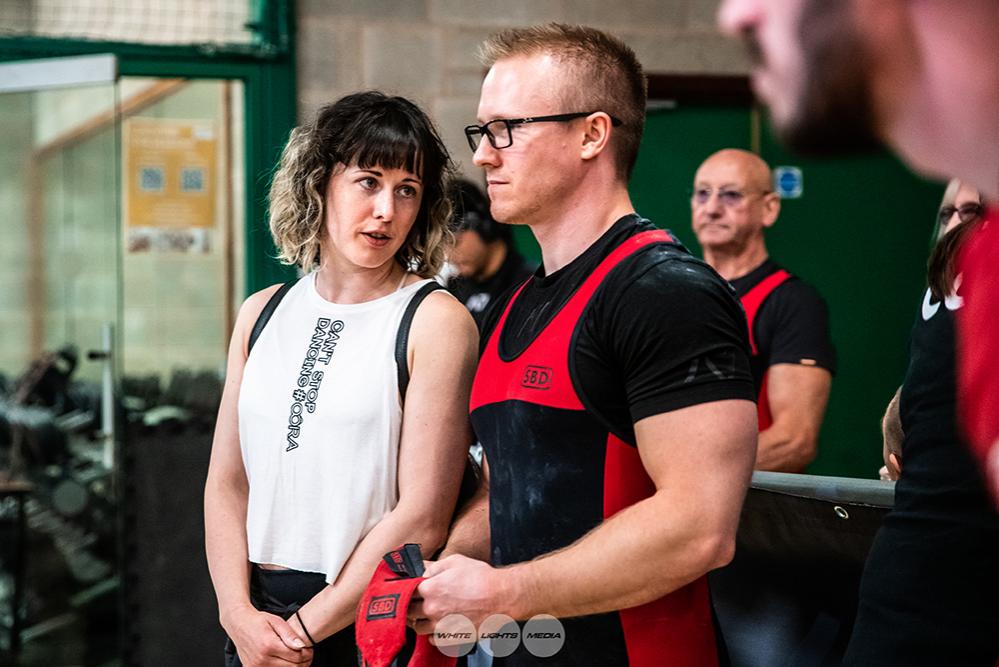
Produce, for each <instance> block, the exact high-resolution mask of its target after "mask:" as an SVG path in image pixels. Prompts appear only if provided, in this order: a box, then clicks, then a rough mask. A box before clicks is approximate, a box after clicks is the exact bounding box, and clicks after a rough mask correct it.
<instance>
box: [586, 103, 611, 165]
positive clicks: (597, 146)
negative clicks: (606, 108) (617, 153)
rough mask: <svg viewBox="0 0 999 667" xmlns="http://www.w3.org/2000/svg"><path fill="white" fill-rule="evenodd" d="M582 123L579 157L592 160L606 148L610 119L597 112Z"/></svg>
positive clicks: (601, 112)
mask: <svg viewBox="0 0 999 667" xmlns="http://www.w3.org/2000/svg"><path fill="white" fill-rule="evenodd" d="M583 123H584V126H583V142H582V145H581V146H580V154H579V156H580V157H581V158H582V159H584V160H592V159H593V158H595V157H596V156H598V155H600V153H602V152H603V151H604V150H605V149H606V148H607V143H608V142H609V141H610V135H611V119H610V116H608V115H607V114H606V113H604V112H603V111H597V112H594V113H592V114H590V115H589V116H587V117H586V118H584V119H583Z"/></svg>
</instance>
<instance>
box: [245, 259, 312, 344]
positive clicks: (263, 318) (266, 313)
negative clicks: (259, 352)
mask: <svg viewBox="0 0 999 667" xmlns="http://www.w3.org/2000/svg"><path fill="white" fill-rule="evenodd" d="M298 281H299V279H298V278H296V279H295V280H291V281H289V282H286V283H285V284H284V285H281V287H280V288H278V291H276V292H274V294H272V295H271V298H270V299H268V300H267V303H266V304H265V305H264V309H263V310H261V311H260V315H258V316H257V321H256V323H255V324H254V325H253V329H252V330H251V331H250V340H249V341H247V343H246V356H250V350H252V349H253V344H254V343H256V342H257V339H258V338H260V334H261V333H263V331H264V327H265V326H267V322H268V321H270V319H271V315H273V314H274V311H275V310H276V309H277V307H278V304H279V303H281V299H283V298H284V295H285V294H287V293H288V290H290V289H291V288H292V287H293V286H294V284H295V283H297V282H298Z"/></svg>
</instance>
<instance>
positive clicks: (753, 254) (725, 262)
mask: <svg viewBox="0 0 999 667" xmlns="http://www.w3.org/2000/svg"><path fill="white" fill-rule="evenodd" d="M766 260H767V248H766V246H765V245H763V244H762V243H759V244H753V245H751V246H750V247H748V248H745V249H743V250H742V251H740V252H730V251H727V250H726V249H724V248H714V249H712V248H705V249H704V261H705V262H707V263H708V265H709V266H711V268H713V269H714V270H715V271H717V272H718V275H720V276H721V277H722V278H724V279H725V280H735V279H736V278H741V277H743V276H744V275H746V274H747V273H749V272H750V271H752V270H753V269H755V268H756V267H758V266H759V265H760V264H762V263H763V262H765V261H766Z"/></svg>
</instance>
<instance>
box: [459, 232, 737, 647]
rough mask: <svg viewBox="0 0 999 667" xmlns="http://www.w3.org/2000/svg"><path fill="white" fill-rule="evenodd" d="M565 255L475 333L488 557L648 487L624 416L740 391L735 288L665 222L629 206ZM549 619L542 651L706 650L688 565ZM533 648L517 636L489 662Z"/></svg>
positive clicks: (705, 609)
mask: <svg viewBox="0 0 999 667" xmlns="http://www.w3.org/2000/svg"><path fill="white" fill-rule="evenodd" d="M566 269H568V274H567V275H562V276H558V277H556V276H557V274H553V275H552V276H548V277H547V278H548V279H556V281H562V280H563V279H566V280H565V281H564V282H563V283H561V284H558V285H553V284H542V285H539V284H537V283H539V282H543V281H545V280H546V279H545V278H540V277H535V278H532V279H530V280H529V281H528V282H527V283H525V284H524V285H522V286H521V287H520V289H518V290H517V291H516V293H515V294H514V295H513V296H512V297H511V298H510V299H509V300H508V301H507V302H506V303H505V304H502V302H501V308H502V309H501V310H497V311H496V312H495V313H493V317H494V318H495V317H497V316H498V320H495V326H494V327H492V328H489V326H488V324H487V328H486V330H485V331H484V332H483V341H484V348H483V351H482V356H481V359H480V362H479V367H478V371H477V373H476V377H475V382H474V385H473V388H472V396H471V406H470V407H471V412H472V423H473V425H474V427H475V431H476V435H477V437H478V439H479V440H480V442H482V444H483V446H484V448H485V451H486V457H487V459H488V462H489V471H490V528H491V536H492V561H493V563H494V564H495V565H504V564H512V563H518V562H522V561H526V560H530V559H532V558H535V557H537V556H539V555H542V554H546V553H549V552H551V551H554V550H556V549H559V548H562V547H565V546H568V545H570V544H572V543H573V542H574V541H576V540H577V539H579V538H580V537H582V536H583V535H585V534H586V533H587V532H588V531H590V530H591V529H593V528H594V527H596V526H597V525H598V524H600V523H601V522H602V521H603V520H604V519H605V518H607V517H610V516H612V515H613V514H615V513H616V512H618V511H620V510H621V509H623V508H625V507H628V506H629V505H632V504H634V503H636V502H638V501H640V500H642V499H644V498H646V497H648V496H650V495H652V493H653V492H654V490H655V489H654V485H653V483H652V481H651V480H650V479H649V477H648V475H647V474H646V473H645V470H644V468H643V467H642V464H641V460H640V458H639V455H638V449H637V447H636V446H635V439H634V432H633V428H632V425H633V423H634V422H635V421H638V420H639V419H641V418H643V417H644V416H650V415H652V414H657V413H660V412H665V411H668V410H670V409H676V408H677V407H683V406H686V405H692V404H696V403H700V402H706V401H710V400H722V399H724V398H749V399H751V398H752V383H751V376H750V373H749V369H748V359H747V357H746V354H745V346H746V342H745V334H744V325H743V323H742V316H741V313H740V312H739V307H738V304H737V301H736V299H735V295H734V293H732V292H731V290H730V288H728V286H727V285H725V284H724V282H723V281H721V279H720V278H718V277H717V275H715V274H714V273H713V272H712V271H710V269H708V268H707V267H706V266H705V265H703V264H702V263H701V262H699V261H697V260H695V259H693V258H691V257H690V255H689V254H688V253H687V252H686V250H685V249H683V247H682V246H681V245H679V243H678V242H676V240H675V239H674V238H673V237H672V236H670V235H669V234H668V233H667V232H664V231H661V230H656V229H655V228H654V227H653V226H652V225H651V224H650V223H648V222H647V221H641V220H639V219H637V218H635V217H633V216H629V217H627V218H624V219H622V220H620V221H618V223H616V224H615V225H614V227H612V228H611V230H610V231H609V232H608V233H607V234H605V236H604V237H603V238H602V239H601V240H600V241H598V242H597V243H596V244H594V246H593V247H591V249H590V250H587V251H586V253H584V255H583V256H581V257H580V258H577V261H574V262H573V263H572V264H570V266H569V267H566ZM564 270H565V269H563V271H564ZM559 273H561V272H559ZM553 287H554V288H555V289H553ZM546 290H549V291H548V292H546ZM650 295H656V296H657V298H650ZM671 295H672V296H674V297H675V301H676V302H675V303H671ZM539 299H541V300H543V301H544V303H543V304H542V305H540V306H539V305H538V301H539ZM698 307H699V311H698ZM525 309H526V310H525ZM659 309H662V312H661V311H660V310H659ZM706 323H709V324H706ZM657 330H659V331H661V332H662V335H656V334H655V333H654V332H655V331H657ZM740 330H741V331H740ZM697 332H700V333H701V335H700V336H698V335H696V334H697ZM511 348H513V350H512V352H511ZM643 357H644V358H645V364H644V365H645V366H648V365H652V366H654V368H652V369H646V368H643V367H642V366H643ZM656 384H658V385H660V387H659V388H658V389H654V388H652V385H656ZM607 557H608V558H613V557H614V554H612V553H609V554H608V555H607ZM663 567H669V564H668V563H663ZM563 623H564V625H565V630H566V644H565V646H564V648H563V649H562V651H560V652H559V653H558V654H557V655H555V656H554V657H552V658H549V659H546V660H545V661H544V663H545V664H546V665H547V664H557V665H563V664H564V665H579V664H600V665H629V664H630V665H663V664H669V665H714V664H716V661H717V656H716V649H715V641H716V638H715V633H714V628H713V624H712V617H711V609H710V602H709V597H708V588H707V581H706V579H705V578H703V577H702V578H701V579H699V580H697V581H695V582H693V583H691V584H690V585H688V586H686V587H684V588H682V589H680V590H678V591H675V592H674V593H671V594H670V595H667V596H665V597H663V598H661V599H659V600H656V601H653V602H651V603H648V604H646V605H642V606H639V607H635V608H632V609H626V610H621V611H619V612H616V613H611V614H600V615H594V616H587V617H582V618H571V619H563ZM534 662H535V659H534V658H532V656H531V655H530V654H529V653H526V652H525V651H523V649H521V650H519V651H518V652H517V653H515V654H514V655H513V656H511V657H509V658H507V659H505V660H504V661H499V662H498V664H507V665H509V664H514V665H520V664H534Z"/></svg>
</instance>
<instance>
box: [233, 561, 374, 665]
mask: <svg viewBox="0 0 999 667" xmlns="http://www.w3.org/2000/svg"><path fill="white" fill-rule="evenodd" d="M325 587H326V577H325V576H324V575H322V574H317V573H315V572H299V571H298V570H264V569H261V568H259V567H257V566H256V565H254V566H253V570H252V572H251V573H250V602H252V603H253V606H254V607H256V608H257V609H259V610H260V611H264V612H267V613H269V614H274V615H275V616H280V617H281V618H283V619H285V620H288V618H290V617H291V616H292V615H294V613H295V611H296V610H297V609H299V608H300V607H302V606H303V605H304V604H305V603H306V602H308V601H309V600H311V599H312V598H313V597H315V595H316V594H317V593H319V591H321V590H323V588H325ZM309 630H310V631H311V628H310V629H309ZM357 664H358V662H357V645H356V644H355V642H354V625H353V624H351V625H349V626H348V627H346V628H344V629H343V630H341V631H340V632H337V633H336V634H334V635H331V636H329V637H327V638H326V639H324V640H322V641H321V642H319V643H318V644H316V648H315V653H314V654H313V658H312V665H313V667H356V666H357ZM225 665H226V667H242V662H240V659H239V656H238V655H237V654H236V646H235V644H233V643H232V640H231V639H227V640H226V644H225Z"/></svg>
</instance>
